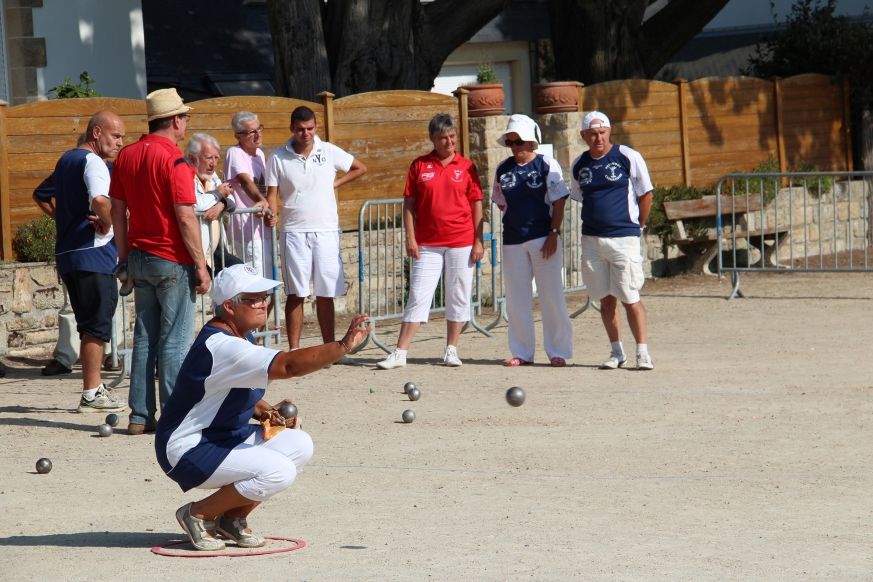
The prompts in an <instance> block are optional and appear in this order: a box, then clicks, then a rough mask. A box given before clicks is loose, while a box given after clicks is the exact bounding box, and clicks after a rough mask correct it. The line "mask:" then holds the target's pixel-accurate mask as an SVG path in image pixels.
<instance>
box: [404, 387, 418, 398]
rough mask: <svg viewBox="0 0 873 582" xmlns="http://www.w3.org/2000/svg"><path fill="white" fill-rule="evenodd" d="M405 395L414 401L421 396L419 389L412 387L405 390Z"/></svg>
mask: <svg viewBox="0 0 873 582" xmlns="http://www.w3.org/2000/svg"><path fill="white" fill-rule="evenodd" d="M406 395H407V396H409V399H410V400H412V401H415V400H418V399H419V398H421V390H419V389H418V388H415V387H413V388H410V389H409V392H407V393H406Z"/></svg>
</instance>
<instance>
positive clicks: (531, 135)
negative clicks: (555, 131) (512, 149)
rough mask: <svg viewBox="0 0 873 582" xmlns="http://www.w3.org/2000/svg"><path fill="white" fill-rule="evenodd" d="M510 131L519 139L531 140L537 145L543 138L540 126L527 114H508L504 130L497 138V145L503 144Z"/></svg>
mask: <svg viewBox="0 0 873 582" xmlns="http://www.w3.org/2000/svg"><path fill="white" fill-rule="evenodd" d="M510 133H517V134H518V137H519V139H521V140H524V141H532V142H534V143H535V144H537V145H539V144H540V141H542V139H543V138H542V133H540V126H539V125H537V123H536V121H534V120H533V119H531V118H530V117H528V116H527V115H522V114H521V113H515V114H513V115H510V116H509V123H507V124H506V131H504V132H503V135H501V136H500V137H499V138H497V145H501V146H505V145H506V136H507V135H509V134H510Z"/></svg>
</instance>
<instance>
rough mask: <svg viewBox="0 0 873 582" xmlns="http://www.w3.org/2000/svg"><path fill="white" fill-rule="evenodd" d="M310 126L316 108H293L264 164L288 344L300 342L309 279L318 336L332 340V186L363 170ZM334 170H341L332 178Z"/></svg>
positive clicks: (335, 224)
mask: <svg viewBox="0 0 873 582" xmlns="http://www.w3.org/2000/svg"><path fill="white" fill-rule="evenodd" d="M315 131H316V122H315V112H314V111H312V109H310V108H309V107H305V106H301V107H298V108H297V109H295V110H294V111H293V112H291V134H292V137H291V139H290V140H288V143H287V144H285V146H284V147H281V148H277V149H275V150H274V151H273V155H272V156H271V157H270V161H269V162H268V164H267V180H266V184H267V202H268V203H269V205H270V210H272V211H273V217H272V218H270V219H268V220H269V222H268V224H269V225H270V226H274V225H275V224H276V221H277V220H278V221H279V222H280V224H281V227H280V236H279V250H280V252H281V253H282V278H283V280H284V281H285V294H286V295H287V296H288V297H287V298H286V301H285V326H286V330H287V333H288V343H289V345H290V347H291V349H297V348H299V347H300V332H301V330H302V329H303V301H304V300H305V299H306V297H308V296H309V291H310V283H311V284H312V287H313V289H312V291H313V293H314V294H315V312H316V315H317V316H318V326H319V327H320V328H321V337H322V339H323V341H325V342H332V341H334V337H335V336H334V297H337V296H339V295H344V294H345V291H346V289H345V287H346V282H345V278H344V277H343V265H342V258H341V256H340V249H339V237H340V230H339V216H338V215H337V205H336V194H335V189H336V188H339V187H340V186H342V185H343V184H346V183H348V182H351V181H352V180H355V179H357V178H359V177H360V176H362V175H363V174H364V173H366V171H367V167H366V166H365V165H364V164H362V163H361V162H360V161H359V160H356V159H355V158H354V157H353V156H352V155H351V154H349V153H348V152H346V151H344V150H342V149H341V148H338V147H337V146H335V145H333V144H331V143H328V142H324V141H321V139H319V137H318V136H317V135H316V134H315ZM337 170H339V171H341V172H344V174H343V175H342V176H340V177H337ZM276 217H278V219H277V218H276Z"/></svg>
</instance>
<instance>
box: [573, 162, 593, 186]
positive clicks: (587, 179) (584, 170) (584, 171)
mask: <svg viewBox="0 0 873 582" xmlns="http://www.w3.org/2000/svg"><path fill="white" fill-rule="evenodd" d="M576 181H577V182H579V185H580V186H587V185H588V184H590V183H591V169H590V168H588V167H587V166H582V167H581V168H579V171H578V172H577V173H576Z"/></svg>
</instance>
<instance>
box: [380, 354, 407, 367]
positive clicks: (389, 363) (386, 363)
mask: <svg viewBox="0 0 873 582" xmlns="http://www.w3.org/2000/svg"><path fill="white" fill-rule="evenodd" d="M405 365H406V354H401V353H399V352H398V351H397V350H394V351H393V352H391V354H390V355H389V356H388V357H387V358H385V359H384V360H382V361H381V362H378V363H377V364H376V367H377V368H381V369H382V370H390V369H392V368H402V367H403V366H405Z"/></svg>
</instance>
